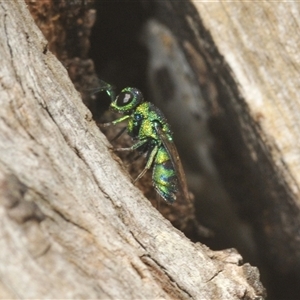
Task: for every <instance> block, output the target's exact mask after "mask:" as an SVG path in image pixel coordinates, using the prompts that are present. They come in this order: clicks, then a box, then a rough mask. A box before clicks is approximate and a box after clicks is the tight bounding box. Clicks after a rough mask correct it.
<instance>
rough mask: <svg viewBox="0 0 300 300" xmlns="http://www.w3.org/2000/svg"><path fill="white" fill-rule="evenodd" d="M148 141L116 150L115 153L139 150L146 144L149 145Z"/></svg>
mask: <svg viewBox="0 0 300 300" xmlns="http://www.w3.org/2000/svg"><path fill="white" fill-rule="evenodd" d="M147 142H148V141H147V140H141V141H139V142H137V143H136V144H134V145H132V146H131V147H128V148H116V149H114V151H133V150H136V149H138V148H139V147H141V146H143V145H144V144H145V143H147Z"/></svg>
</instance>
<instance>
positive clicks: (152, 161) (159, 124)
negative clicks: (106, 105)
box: [100, 82, 189, 204]
mask: <svg viewBox="0 0 300 300" xmlns="http://www.w3.org/2000/svg"><path fill="white" fill-rule="evenodd" d="M102 83H103V86H102V87H101V88H100V90H105V91H106V92H107V94H108V95H109V96H110V97H111V100H112V102H111V104H110V108H111V109H112V110H114V111H116V112H118V113H120V114H123V116H122V117H120V118H118V119H116V120H114V121H112V122H110V123H105V124H102V126H109V125H115V124H118V123H120V122H123V121H128V124H127V132H128V134H129V135H130V136H131V137H132V138H133V139H134V140H135V141H136V143H135V144H134V145H133V146H131V147H129V148H118V149H115V150H116V151H132V150H135V149H137V150H139V151H140V152H143V153H147V163H146V166H145V168H144V170H143V171H142V172H141V173H140V174H139V175H138V177H137V178H136V179H135V180H134V182H136V181H137V180H138V179H140V178H141V177H142V176H143V175H144V174H145V173H146V172H147V170H149V169H150V168H151V166H153V171H152V182H153V186H154V188H155V190H156V191H157V193H158V194H159V195H160V196H161V197H162V198H163V199H164V200H166V202H167V203H169V204H172V203H173V202H174V201H175V200H176V194H177V192H180V193H181V194H182V196H183V197H184V198H185V199H187V200H188V199H189V193H188V189H187V185H186V181H185V175H184V171H183V167H182V164H181V161H180V159H179V155H178V152H177V149H176V147H175V144H174V142H173V137H172V132H171V130H170V126H169V125H168V123H167V121H166V118H165V117H164V115H163V114H162V112H161V111H160V110H159V109H158V108H157V107H156V106H154V105H153V104H152V103H150V102H145V101H144V97H143V95H142V93H141V92H140V91H139V90H138V89H136V88H132V87H127V88H125V89H123V90H122V91H121V93H120V94H119V95H118V96H117V97H115V93H114V88H113V87H112V86H111V85H109V84H107V83H105V82H102ZM121 133H123V132H121ZM118 136H119V135H118Z"/></svg>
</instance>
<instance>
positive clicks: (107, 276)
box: [0, 0, 263, 299]
mask: <svg viewBox="0 0 300 300" xmlns="http://www.w3.org/2000/svg"><path fill="white" fill-rule="evenodd" d="M0 24H1V25H0V65H1V68H0V86H1V90H0V99H1V100H0V101H1V110H0V192H1V197H0V199H1V205H0V214H1V218H0V220H1V226H0V247H1V251H0V261H1V264H0V283H1V284H0V295H1V298H5V297H6V298H10V299H13V298H73V299H75V298H95V299H96V298H97V299H101V298H102V299H104V298H114V299H142V298H143V299H145V298H148V299H154V298H164V299H171V298H172V299H174V298H176V299H188V298H192V299H245V298H247V299H258V298H257V297H259V296H261V295H262V294H263V288H262V287H261V285H260V283H259V279H258V271H257V269H256V268H253V267H251V266H249V265H248V264H246V265H240V260H241V257H240V255H238V254H237V253H235V252H234V251H224V252H212V251H210V250H209V249H207V248H206V247H205V246H202V245H200V244H193V243H192V242H190V241H189V240H188V239H187V238H185V237H184V236H183V234H182V233H180V232H179V231H177V230H176V229H174V228H173V227H172V226H171V225H170V223H169V222H168V221H166V220H165V219H164V218H163V217H162V216H161V215H160V214H159V212H157V211H156V210H155V209H154V208H153V207H152V206H151V205H150V203H149V202H148V201H147V200H146V199H145V198H144V197H143V196H142V195H141V193H140V192H139V191H138V190H137V189H136V188H135V187H134V186H133V185H132V184H131V182H130V180H129V178H128V176H127V175H126V174H125V172H124V171H123V170H122V168H121V167H120V164H119V163H118V161H117V160H116V159H115V157H114V155H113V154H112V151H111V149H110V148H109V145H108V143H107V141H106V139H105V138H104V136H103V135H102V134H101V132H100V131H99V129H98V128H97V126H96V124H95V123H94V121H92V118H91V114H90V112H89V111H88V110H87V108H86V107H85V106H84V105H83V103H82V101H81V98H80V96H79V94H78V92H76V91H75V89H74V87H73V85H72V83H71V81H70V80H69V78H68V76H67V72H66V70H65V69H64V68H63V66H62V65H61V64H60V63H59V62H58V61H57V59H56V58H55V57H54V56H53V55H52V54H51V53H50V51H48V49H47V42H46V40H45V39H44V37H43V36H42V34H41V33H40V31H39V30H38V29H37V27H36V25H35V24H34V21H33V19H32V17H31V16H30V14H29V11H28V10H27V8H26V5H25V3H24V2H23V1H21V0H19V1H16V0H15V1H2V2H0Z"/></svg>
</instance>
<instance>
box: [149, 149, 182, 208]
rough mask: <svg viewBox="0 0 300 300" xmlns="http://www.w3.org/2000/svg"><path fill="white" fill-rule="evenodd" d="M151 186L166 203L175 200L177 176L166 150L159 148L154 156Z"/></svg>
mask: <svg viewBox="0 0 300 300" xmlns="http://www.w3.org/2000/svg"><path fill="white" fill-rule="evenodd" d="M152 180H153V185H154V188H155V189H156V191H157V192H158V193H159V195H161V196H162V197H163V198H164V199H165V200H166V201H167V202H169V203H173V202H174V201H175V200H176V193H177V191H178V184H177V175H176V172H175V169H174V166H173V164H172V161H171V159H170V156H169V154H168V152H167V151H166V149H165V148H164V147H163V146H161V147H160V148H159V149H158V151H157V154H156V158H155V163H154V165H153V172H152Z"/></svg>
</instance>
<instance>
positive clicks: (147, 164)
mask: <svg viewBox="0 0 300 300" xmlns="http://www.w3.org/2000/svg"><path fill="white" fill-rule="evenodd" d="M157 151H158V146H155V147H154V148H153V150H152V151H151V153H150V155H149V158H148V161H147V163H146V166H145V169H144V170H143V171H142V172H141V173H140V174H139V176H138V177H137V178H136V179H135V180H134V181H133V183H135V182H137V181H138V180H139V179H140V178H142V177H143V176H144V175H145V173H146V172H147V171H148V170H149V169H150V168H151V166H152V164H153V161H154V158H155V156H156V154H157Z"/></svg>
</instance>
